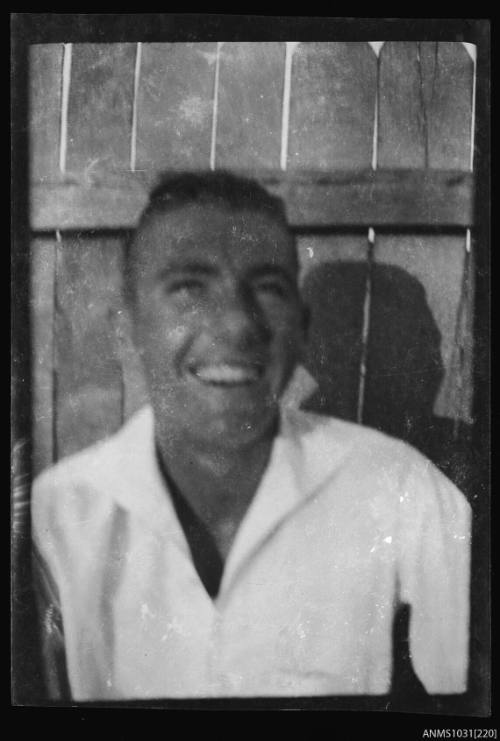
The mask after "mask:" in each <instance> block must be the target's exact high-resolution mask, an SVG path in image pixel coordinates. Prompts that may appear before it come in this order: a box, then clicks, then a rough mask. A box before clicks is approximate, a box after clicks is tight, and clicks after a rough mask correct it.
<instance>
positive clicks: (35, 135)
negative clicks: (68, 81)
mask: <svg viewBox="0 0 500 741" xmlns="http://www.w3.org/2000/svg"><path fill="white" fill-rule="evenodd" d="M62 55H63V45H62V44H34V45H33V46H31V47H30V52H29V91H30V93H29V108H30V112H29V143H30V158H29V160H30V178H31V181H32V182H50V181H53V180H56V179H57V178H58V177H59V176H60V172H59V131H60V119H61V76H62Z"/></svg>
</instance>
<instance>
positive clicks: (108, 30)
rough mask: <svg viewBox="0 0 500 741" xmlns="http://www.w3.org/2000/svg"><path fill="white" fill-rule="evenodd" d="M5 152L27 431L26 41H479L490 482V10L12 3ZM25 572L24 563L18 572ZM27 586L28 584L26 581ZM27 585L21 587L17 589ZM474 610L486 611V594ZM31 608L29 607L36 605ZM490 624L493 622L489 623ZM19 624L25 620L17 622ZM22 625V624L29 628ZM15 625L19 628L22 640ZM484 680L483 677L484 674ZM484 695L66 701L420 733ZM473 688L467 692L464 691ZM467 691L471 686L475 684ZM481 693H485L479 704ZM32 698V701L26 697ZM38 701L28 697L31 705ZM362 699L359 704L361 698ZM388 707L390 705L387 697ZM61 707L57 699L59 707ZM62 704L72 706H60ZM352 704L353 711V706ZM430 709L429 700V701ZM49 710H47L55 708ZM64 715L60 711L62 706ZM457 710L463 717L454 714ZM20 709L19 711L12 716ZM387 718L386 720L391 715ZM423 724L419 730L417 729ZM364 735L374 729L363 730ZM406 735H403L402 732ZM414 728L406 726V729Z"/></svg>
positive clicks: (23, 680)
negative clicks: (315, 719)
mask: <svg viewBox="0 0 500 741" xmlns="http://www.w3.org/2000/svg"><path fill="white" fill-rule="evenodd" d="M10 19H11V97H12V104H11V132H12V139H11V152H12V160H11V162H12V178H11V183H12V219H11V236H12V245H13V250H12V254H11V271H12V272H11V306H12V320H11V332H12V337H11V339H12V365H11V368H12V405H11V414H12V419H11V435H12V438H13V440H17V439H19V438H23V439H26V440H27V441H28V442H29V440H30V428H31V419H30V409H31V403H30V402H31V396H30V389H29V340H28V337H29V334H28V332H29V228H28V218H27V215H28V203H27V199H28V161H27V152H28V141H27V120H28V119H27V86H28V79H27V78H28V76H27V52H28V48H29V45H30V44H33V43H55V42H73V43H78V42H103V43H110V42H116V41H144V42H151V41H163V42H165V41H211V40H214V41H215V40H217V41H225V40H228V41H240V40H241V41H271V40H272V41H280V40H282V41H285V40H286V41H295V40H297V41H308V40H309V41H320V40H339V41H340V40H342V41H344V40H374V39H377V38H379V39H383V40H387V41H389V40H435V41H468V42H470V43H475V44H477V47H478V60H477V64H478V67H477V69H478V77H477V79H478V83H477V99H476V100H477V117H478V125H477V129H476V152H475V157H476V170H477V173H478V190H477V198H476V214H477V227H476V228H475V230H474V235H475V244H476V254H477V260H476V271H475V279H476V286H477V291H476V297H477V298H476V321H475V333H476V334H475V337H476V339H475V341H476V361H475V369H474V373H475V381H476V383H475V388H476V393H475V397H474V417H475V419H476V420H477V421H476V424H475V433H474V447H475V452H476V455H477V456H478V459H479V460H480V461H481V464H482V465H483V466H484V469H483V470H484V471H485V476H484V488H485V492H488V491H489V477H488V473H487V472H488V471H489V461H490V452H489V439H490V437H489V436H490V380H489V379H490V370H489V368H490V354H489V340H490V320H489V312H490V299H489V296H490V205H489V204H490V170H489V156H490V95H489V85H490V83H489V80H490V20H489V19H487V18H480V19H477V18H472V19H462V18H451V19H450V18H444V19H422V18H332V17H323V16H321V15H315V16H305V17H304V16H302V17H301V16H287V15H276V14H273V15H269V14H264V13H263V14H259V15H248V14H232V15H227V14H199V13H173V14H167V13H116V14H115V13H11V14H10ZM30 459H31V456H30V450H29V444H28V445H27V446H26V447H25V452H24V457H23V461H22V464H23V472H24V473H27V474H28V475H29V474H30ZM484 532H487V531H482V538H483V541H482V546H481V553H479V554H476V558H479V561H480V563H481V568H483V569H486V571H488V569H489V557H490V555H489V554H490V538H489V536H488V537H487V538H486V541H487V542H485V540H484ZM25 578H26V574H25V573H23V570H22V569H21V570H20V571H19V579H18V581H21V582H23V579H25ZM24 586H25V585H24ZM20 594H21V597H22V598H23V599H24V600H25V601H24V602H23V601H22V600H21V603H20V604H18V603H16V601H15V600H16V594H14V595H13V596H14V602H13V605H14V608H15V609H16V608H17V611H18V621H16V620H14V621H13V654H12V657H13V663H14V665H15V666H16V668H17V673H16V676H17V680H16V676H13V679H14V683H13V686H14V688H16V690H17V691H16V697H15V699H13V700H12V704H13V706H11V709H14V710H18V711H19V710H21V709H29V710H32V711H33V710H37V709H38V710H40V711H42V712H43V710H45V709H49V708H48V707H47V708H44V707H40V703H39V702H37V699H36V698H37V697H39V691H38V690H37V682H38V677H39V675H38V671H39V657H38V656H37V655H36V648H35V647H34V646H26V645H25V639H24V636H26V635H27V634H29V632H30V630H29V628H30V626H31V620H32V612H31V611H32V609H33V605H32V603H31V602H30V598H29V595H28V597H26V594H25V593H24V592H23V585H22V584H21V591H20ZM23 595H24V597H23ZM475 609H476V611H477V613H478V615H479V614H484V613H485V612H487V610H488V605H485V604H484V602H483V603H482V604H481V605H479V606H477V607H476V608H475ZM33 614H34V613H33ZM492 624H493V623H492ZM23 626H24V627H23ZM26 627H27V628H28V631H26ZM17 634H19V635H23V646H22V648H21V647H20V644H19V641H18V640H17ZM486 681H488V678H487V679H486ZM477 691H478V692H479V693H480V694H481V695H482V699H481V698H479V702H478V699H477V698H475V697H474V696H473V697H455V698H453V697H447V698H442V699H440V700H438V701H437V705H434V708H435V711H437V712H438V714H437V715H436V714H432V715H427V714H425V712H426V711H425V708H422V711H423V713H424V714H416V715H415V714H414V713H402V714H401V713H400V712H398V711H397V708H394V711H393V712H390V713H386V712H383V710H385V709H387V698H385V700H384V698H372V697H369V698H304V699H293V700H291V699H290V700H288V699H287V700H284V701H283V700H274V699H269V700H267V699H256V700H244V701H241V700H222V701H221V700H214V701H192V700H186V701H182V700H181V701H158V702H153V703H148V702H139V701H138V702H130V703H129V702H124V703H113V704H111V705H109V704H105V703H86V704H78V705H74V706H72V708H71V709H72V710H73V712H74V711H75V710H77V711H78V709H80V710H79V711H78V712H77V714H76V716H75V715H74V716H73V717H78V718H80V719H82V718H84V717H88V714H90V715H92V714H93V713H95V712H97V713H98V711H99V710H102V709H104V708H105V707H113V708H121V709H123V708H134V709H143V708H150V707H155V708H158V707H161V708H164V709H171V710H174V709H180V710H221V709H223V710H250V709H252V710H269V709H272V710H277V709H299V708H300V709H302V710H336V711H337V712H338V713H340V715H341V716H342V717H346V716H347V717H348V720H349V724H350V726H352V727H355V726H356V724H355V723H354V724H353V720H354V717H355V716H357V714H358V712H361V714H362V715H363V716H364V719H363V722H365V721H366V722H367V723H369V724H370V727H371V725H372V723H373V724H374V725H373V730H374V731H375V729H376V728H377V727H378V726H379V723H380V721H381V719H382V718H384V722H386V721H387V720H388V719H394V722H396V725H397V723H399V721H401V719H403V720H404V721H405V725H406V721H408V722H409V723H410V724H411V727H412V729H413V730H414V731H415V735H414V737H415V738H421V737H422V731H421V729H423V728H443V727H446V728H472V727H478V728H491V727H492V723H493V722H494V721H493V718H476V717H471V716H465V717H464V716H463V713H464V712H469V713H475V714H477V713H480V714H481V715H484V714H485V712H487V711H486V710H485V696H484V691H485V689H484V688H482V689H481V688H477ZM469 694H470V693H469ZM473 694H474V693H473ZM487 704H488V703H487V702H486V705H487ZM30 706H32V707H30ZM33 706H35V707H33ZM36 706H38V707H36ZM363 706H364V708H365V709H364V710H362V709H361V708H362V707H363ZM389 707H390V706H389ZM58 709H60V710H62V709H63V708H62V707H60V708H58ZM66 709H69V708H68V707H67V706H66ZM354 711H356V712H354ZM431 712H433V713H434V710H433V711H431ZM52 715H53V714H52ZM65 715H66V714H65ZM460 716H462V717H460ZM17 717H18V716H17ZM391 724H392V721H391ZM418 729H420V731H419V730H418ZM370 735H371V734H370ZM406 737H407V736H406ZM412 737H413V735H412Z"/></svg>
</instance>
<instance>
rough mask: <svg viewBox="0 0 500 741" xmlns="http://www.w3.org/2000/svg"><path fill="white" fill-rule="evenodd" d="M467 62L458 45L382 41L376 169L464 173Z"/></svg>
mask: <svg viewBox="0 0 500 741" xmlns="http://www.w3.org/2000/svg"><path fill="white" fill-rule="evenodd" d="M472 84H473V63H472V60H471V59H470V57H469V55H468V54H467V52H466V50H465V49H464V48H463V45H462V44H461V43H458V42H439V43H438V42H387V43H386V44H384V46H383V48H382V51H381V53H380V79H379V127H378V164H379V166H380V167H432V168H447V169H448V168H449V169H455V168H456V169H464V170H465V169H468V167H469V155H470V131H471V114H472Z"/></svg>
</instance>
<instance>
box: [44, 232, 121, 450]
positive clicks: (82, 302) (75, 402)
mask: <svg viewBox="0 0 500 741" xmlns="http://www.w3.org/2000/svg"><path fill="white" fill-rule="evenodd" d="M120 260H121V244H120V241H119V240H118V239H116V238H101V239H96V238H83V239H82V238H81V239H78V238H71V237H66V238H64V240H63V242H62V244H61V245H58V251H57V271H56V297H57V304H56V322H55V327H56V330H55V346H56V362H55V364H56V374H57V375H56V384H57V385H56V415H57V421H56V444H57V457H58V458H61V457H62V456H65V455H68V454H70V453H73V452H75V451H77V450H80V449H81V448H83V447H85V446H87V445H90V444H92V443H94V442H95V441H96V440H98V439H100V438H103V437H105V436H107V435H109V434H111V433H112V432H114V431H115V430H117V429H118V427H119V426H120V424H121V422H122V374H121V366H120V361H119V357H118V348H117V342H116V332H115V327H114V322H113V317H114V313H115V311H116V310H117V306H118V305H119V300H120V296H119V292H120V281H121V271H120Z"/></svg>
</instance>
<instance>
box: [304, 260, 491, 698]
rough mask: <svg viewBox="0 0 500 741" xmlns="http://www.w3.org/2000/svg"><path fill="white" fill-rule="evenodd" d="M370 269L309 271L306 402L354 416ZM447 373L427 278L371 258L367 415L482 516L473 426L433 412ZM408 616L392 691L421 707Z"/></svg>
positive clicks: (398, 639)
mask: <svg viewBox="0 0 500 741" xmlns="http://www.w3.org/2000/svg"><path fill="white" fill-rule="evenodd" d="M367 270H368V266H367V264H366V263H360V262H331V263H326V264H322V265H321V266H318V267H315V268H313V269H312V270H311V271H310V272H309V273H308V274H307V275H306V278H305V281H304V284H303V289H302V290H303V295H304V299H305V302H306V303H307V304H308V305H309V307H310V310H311V325H310V339H309V345H308V351H307V357H306V359H305V362H304V365H305V367H306V368H307V370H308V372H309V373H310V374H311V375H312V376H313V378H314V379H315V380H316V381H317V383H318V388H317V389H316V391H315V392H314V394H313V395H312V396H311V397H309V398H308V399H307V400H306V401H305V402H304V403H303V404H302V408H303V409H306V410H308V411H312V412H316V413H319V414H328V415H333V416H336V417H339V418H341V419H346V420H351V421H356V419H357V413H358V397H359V387H360V365H361V357H362V344H363V341H362V334H363V310H364V302H365V293H366V285H367ZM443 377H444V368H443V361H442V357H441V335H440V332H439V330H438V327H437V325H436V322H435V320H434V316H433V314H432V311H431V309H430V308H429V305H428V303H427V300H426V294H425V290H424V288H423V286H422V285H421V283H420V282H419V281H418V280H417V279H416V278H414V277H413V276H411V275H410V274H409V273H407V272H406V271H405V270H403V269H402V268H399V267H396V266H391V265H381V264H377V263H374V264H372V268H371V305H370V321H369V332H368V340H367V352H366V376H365V387H364V400H363V415H362V423H363V424H365V425H368V426H370V427H374V428H376V429H378V430H381V431H382V432H385V433H387V434H389V435H392V436H394V437H397V438H400V439H403V440H405V441H406V442H408V443H410V444H411V445H413V446H414V447H416V448H417V449H418V450H420V451H421V452H422V453H424V455H426V456H427V457H428V458H430V459H431V460H432V461H433V462H434V463H435V464H436V465H437V466H438V467H439V468H440V469H441V470H442V471H443V472H444V473H445V474H446V475H447V476H448V478H450V479H451V480H452V481H453V482H454V483H455V484H456V485H457V486H458V488H460V489H461V490H462V491H463V492H464V494H465V495H466V496H467V498H468V500H469V502H470V503H471V505H472V506H473V509H474V510H475V514H476V519H477V516H478V512H477V510H478V507H479V505H480V504H481V502H479V501H477V491H478V488H477V487H476V486H475V479H476V478H477V472H476V474H475V473H474V471H475V468H474V461H473V453H472V445H471V433H472V430H471V426H470V425H467V424H465V423H463V422H460V423H459V424H458V425H457V424H456V423H455V424H454V422H453V420H451V419H446V418H442V417H438V416H436V415H435V414H434V404H435V400H436V397H437V394H438V391H439V389H440V386H441V383H442V381H443ZM457 433H458V434H457ZM479 499H481V497H479ZM409 619H410V610H409V607H408V606H406V605H404V606H402V607H401V609H400V610H399V612H398V614H397V616H396V619H395V623H394V672H393V692H392V693H393V699H394V702H395V704H398V703H399V702H401V703H402V704H404V705H405V706H407V701H408V699H411V700H412V701H413V702H414V704H415V706H419V705H420V704H422V703H423V704H424V705H423V706H425V702H426V701H425V691H424V689H423V686H422V684H421V683H420V681H419V680H418V678H417V677H416V675H415V674H414V672H413V669H412V666H411V659H410V652H409V645H408V626H409Z"/></svg>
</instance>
